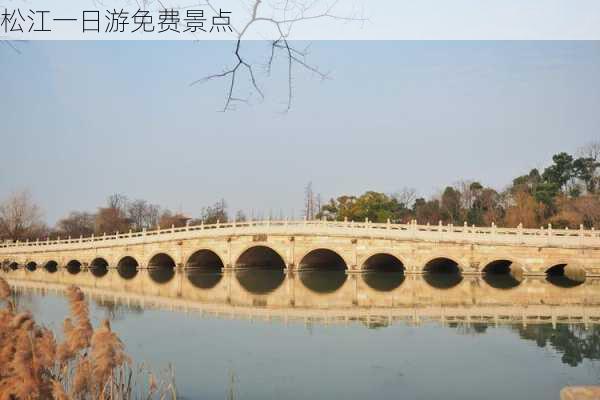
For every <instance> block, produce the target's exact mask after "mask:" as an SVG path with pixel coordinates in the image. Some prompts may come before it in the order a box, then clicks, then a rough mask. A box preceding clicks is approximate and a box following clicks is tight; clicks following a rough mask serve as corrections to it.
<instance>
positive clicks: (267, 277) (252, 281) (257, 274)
mask: <svg viewBox="0 0 600 400" xmlns="http://www.w3.org/2000/svg"><path fill="white" fill-rule="evenodd" d="M235 277H236V279H237V280H238V282H239V283H240V285H241V286H242V287H243V288H244V289H246V290H247V291H248V292H250V293H252V294H268V293H271V292H273V291H275V290H276V289H277V288H279V286H281V285H282V284H283V281H284V280H285V272H283V270H282V269H261V268H250V269H243V270H239V271H236V273H235Z"/></svg>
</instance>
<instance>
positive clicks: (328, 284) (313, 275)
mask: <svg viewBox="0 0 600 400" xmlns="http://www.w3.org/2000/svg"><path fill="white" fill-rule="evenodd" d="M298 277H299V278H300V282H302V284H303V285H304V286H305V287H306V288H307V289H309V290H312V291H313V292H315V293H333V292H335V291H337V290H338V289H339V288H341V287H342V286H343V285H344V283H345V282H346V279H348V275H347V274H346V271H344V270H324V271H317V270H308V271H300V272H299V273H298Z"/></svg>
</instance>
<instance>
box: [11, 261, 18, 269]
mask: <svg viewBox="0 0 600 400" xmlns="http://www.w3.org/2000/svg"><path fill="white" fill-rule="evenodd" d="M8 267H9V268H10V269H12V270H13V271H15V270H17V269H19V263H18V262H16V261H13V262H11V263H10V264H8Z"/></svg>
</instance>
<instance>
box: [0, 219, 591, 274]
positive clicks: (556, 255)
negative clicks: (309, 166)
mask: <svg viewBox="0 0 600 400" xmlns="http://www.w3.org/2000/svg"><path fill="white" fill-rule="evenodd" d="M0 262H1V263H2V267H3V268H4V269H10V268H12V269H16V268H19V267H24V268H27V269H29V270H32V271H33V270H36V269H38V268H44V269H46V270H47V271H49V272H53V271H56V270H58V269H60V268H66V269H67V270H68V271H69V272H71V273H77V272H79V271H80V270H82V269H88V268H89V269H91V270H94V269H107V268H117V269H119V270H120V271H121V270H123V271H124V273H126V270H127V269H130V270H131V269H136V270H137V269H143V268H150V269H151V268H159V267H169V268H206V269H238V268H240V269H241V268H254V267H257V268H283V269H287V270H288V271H296V270H302V269H320V268H323V269H331V268H333V269H345V270H347V271H348V272H361V271H364V270H371V269H394V270H402V271H403V272H405V273H407V274H411V273H423V272H427V271H436V270H440V271H449V270H454V271H456V272H459V273H463V274H481V273H486V272H517V273H519V274H523V275H543V274H548V273H554V272H558V273H564V272H565V271H569V270H571V271H576V272H577V274H580V275H583V276H600V232H599V231H595V230H593V229H592V230H584V229H583V228H581V229H579V230H556V229H552V227H550V226H549V227H548V228H541V229H522V228H516V229H504V228H497V227H495V226H492V227H488V228H481V227H469V226H466V225H465V226H453V225H442V224H440V225H417V224H416V222H412V223H409V224H390V223H387V224H386V223H383V224H376V223H371V222H368V221H365V222H361V223H356V222H347V221H343V222H329V221H260V222H258V221H250V222H237V223H236V222H232V223H226V224H224V223H217V224H214V225H197V226H189V225H188V226H185V227H180V228H175V227H172V228H169V229H158V230H152V231H146V230H144V231H140V232H128V233H117V234H114V235H101V236H90V237H80V238H68V239H60V238H59V239H56V240H45V241H39V240H38V241H27V242H14V243H0Z"/></svg>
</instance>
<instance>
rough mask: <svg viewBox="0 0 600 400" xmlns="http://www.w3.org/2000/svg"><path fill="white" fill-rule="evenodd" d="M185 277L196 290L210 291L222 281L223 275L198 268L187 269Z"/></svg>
mask: <svg viewBox="0 0 600 400" xmlns="http://www.w3.org/2000/svg"><path fill="white" fill-rule="evenodd" d="M186 276H187V278H188V279H189V281H190V283H191V284H192V285H193V286H194V287H196V288H198V289H212V288H214V287H215V286H217V285H218V284H219V282H221V279H223V274H222V273H221V272H219V271H210V270H206V269H199V268H194V269H188V270H187V271H186Z"/></svg>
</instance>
